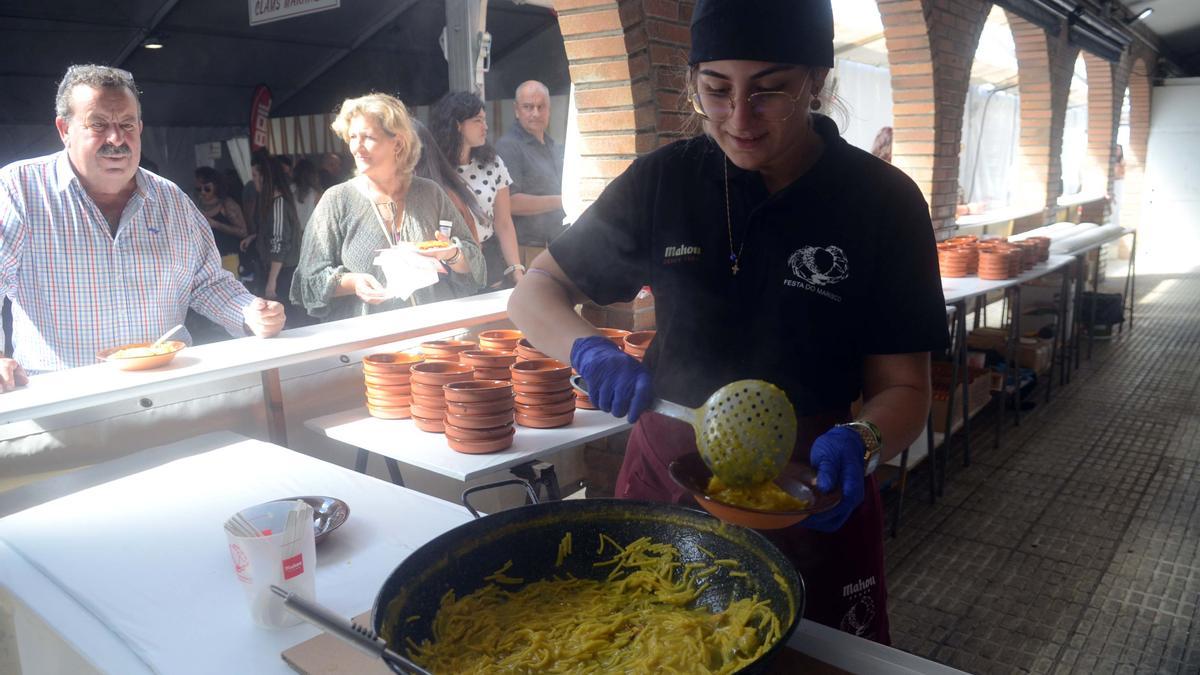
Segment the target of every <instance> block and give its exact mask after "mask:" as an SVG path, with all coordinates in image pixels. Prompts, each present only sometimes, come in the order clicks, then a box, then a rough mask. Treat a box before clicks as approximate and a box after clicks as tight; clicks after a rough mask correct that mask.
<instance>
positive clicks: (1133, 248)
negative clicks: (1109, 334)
mask: <svg viewBox="0 0 1200 675" xmlns="http://www.w3.org/2000/svg"><path fill="white" fill-rule="evenodd" d="M1131 234H1132V235H1133V243H1132V244H1131V245H1130V248H1129V265H1128V266H1126V268H1125V295H1124V297H1122V298H1121V308H1122V309H1128V310H1129V330H1130V331H1132V330H1133V307H1134V305H1135V304H1137V303H1136V302H1134V298H1133V294H1134V292H1135V291H1136V288H1135V286H1136V284H1137V274H1136V272H1135V271H1134V269H1135V268H1136V267H1137V230H1134V231H1133V232H1132V233H1131ZM1125 303H1129V304H1128V305H1126V304H1125ZM1124 330H1125V324H1124V323H1123V322H1122V323H1121V325H1119V326H1118V327H1117V335H1120V334H1121V333H1122V332H1124Z"/></svg>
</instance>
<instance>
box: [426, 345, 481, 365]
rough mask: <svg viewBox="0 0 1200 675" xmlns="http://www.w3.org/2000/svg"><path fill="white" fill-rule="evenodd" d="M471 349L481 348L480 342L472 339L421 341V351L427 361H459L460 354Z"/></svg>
mask: <svg viewBox="0 0 1200 675" xmlns="http://www.w3.org/2000/svg"><path fill="white" fill-rule="evenodd" d="M471 349H479V343H477V342H472V341H471V340H431V341H429V342H422V343H421V353H422V354H424V355H425V360H426V361H451V362H454V363H458V355H459V354H460V353H462V352H465V351H468V350H471Z"/></svg>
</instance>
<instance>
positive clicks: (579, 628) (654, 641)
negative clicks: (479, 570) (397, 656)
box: [409, 534, 780, 674]
mask: <svg viewBox="0 0 1200 675" xmlns="http://www.w3.org/2000/svg"><path fill="white" fill-rule="evenodd" d="M569 537H570V535H569V534H568V535H567V536H566V537H564V538H563V541H562V542H560V544H559V551H558V552H559V556H558V558H559V562H561V560H562V558H563V557H564V555H568V554H569V553H570V546H571V544H570V539H569ZM606 545H607V546H608V547H612V548H615V549H616V553H615V555H614V556H613V557H612V558H611V559H608V560H604V561H601V562H598V563H595V565H596V566H597V567H609V566H611V567H612V570H611V571H610V572H609V574H608V577H607V579H605V580H603V581H597V580H591V579H576V578H574V577H570V576H568V578H565V579H547V580H541V581H535V582H533V583H530V584H529V585H527V586H525V587H523V588H521V589H518V590H508V589H504V588H501V587H500V586H497V585H496V584H494V583H493V584H488V585H487V586H485V587H483V588H481V589H479V590H477V591H475V592H474V593H471V594H470V595H467V596H465V597H462V598H456V597H455V594H454V592H453V591H450V592H448V593H446V595H445V596H444V597H443V598H442V603H441V607H440V608H439V610H438V613H437V616H436V618H435V619H434V622H433V638H434V639H433V642H432V643H431V642H429V641H425V642H423V643H421V644H420V645H417V644H415V643H413V642H411V641H410V642H409V648H410V656H411V658H413V659H414V660H415V661H417V663H419V664H421V665H422V666H424V667H425V668H426V669H428V670H430V671H432V672H434V673H455V674H458V673H498V672H499V673H533V672H538V673H607V672H619V673H654V672H677V673H731V672H734V671H736V670H739V669H741V668H743V667H744V666H746V665H747V664H749V663H751V662H753V661H754V660H756V659H757V658H759V657H760V656H761V655H762V654H763V653H765V652H766V651H767V650H768V649H769V648H770V646H771V645H772V644H774V642H775V641H776V640H778V639H779V636H780V623H779V618H778V617H777V616H776V615H775V613H774V612H772V611H771V609H770V607H769V605H768V602H767V601H762V600H758V599H757V598H743V599H741V600H735V601H733V602H732V603H731V604H730V605H729V607H728V608H726V609H725V610H724V611H723V612H719V613H716V614H714V613H712V612H711V611H710V610H708V609H707V608H705V607H692V604H693V603H694V602H695V600H696V599H697V598H698V597H699V595H700V594H701V593H702V592H703V590H704V589H705V588H707V587H708V583H707V579H708V578H709V577H711V576H712V575H713V574H715V573H717V572H718V571H719V570H721V569H722V567H723V566H724V564H727V563H728V561H726V560H721V561H719V562H720V563H722V565H718V564H716V561H714V562H712V563H689V564H686V565H684V564H681V563H680V560H679V552H678V551H677V550H676V549H675V547H674V546H670V545H668V544H655V543H652V542H651V541H650V539H649V538H646V537H643V538H641V539H638V540H636V541H634V542H633V543H631V544H629V545H628V546H626V547H623V548H622V547H621V546H620V545H618V544H617V543H616V542H615V541H613V540H612V539H611V538H609V537H607V536H605V535H601V540H600V550H601V551H603V550H604V548H606ZM714 557H715V556H714ZM510 567H511V561H510V563H509V564H506V565H505V566H504V567H503V568H501V569H500V570H498V571H497V572H496V573H494V574H492V575H491V576H490V577H488V578H489V579H494V580H495V581H498V582H499V581H501V580H502V579H508V577H507V576H505V574H504V573H505V572H506V571H507V570H508V569H509V568H510ZM729 574H740V575H744V574H745V573H744V572H741V573H739V572H736V571H735V572H729Z"/></svg>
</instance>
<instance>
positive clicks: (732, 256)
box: [721, 157, 750, 276]
mask: <svg viewBox="0 0 1200 675" xmlns="http://www.w3.org/2000/svg"><path fill="white" fill-rule="evenodd" d="M721 160H722V162H721V166H722V168H724V169H725V231H726V232H728V233H729V262H731V263H733V266H732V267H730V269H731V270H732V271H733V275H734V276H737V273H738V270H739V269H741V268H740V267H738V260H740V259H741V257H742V251H744V250H745V249H746V239H747V236H746V235H749V234H750V233H749V231H747V232H746V234H745V235H743V236H742V243H741V245H740V246H738V250H737V253H734V252H733V216H732V215H730V207H729V159H728V158H725V157H722V158H721Z"/></svg>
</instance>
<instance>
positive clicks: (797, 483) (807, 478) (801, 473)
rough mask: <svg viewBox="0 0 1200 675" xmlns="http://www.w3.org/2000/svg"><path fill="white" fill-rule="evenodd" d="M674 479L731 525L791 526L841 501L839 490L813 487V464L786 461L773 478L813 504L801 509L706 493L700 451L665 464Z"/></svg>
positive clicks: (708, 474)
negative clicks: (755, 505)
mask: <svg viewBox="0 0 1200 675" xmlns="http://www.w3.org/2000/svg"><path fill="white" fill-rule="evenodd" d="M667 470H668V471H669V472H670V474H671V479H672V480H674V481H675V482H676V483H677V484H678V485H679V486H680V487H682V488H684V489H685V490H687V491H688V492H690V493H692V496H693V497H695V498H696V502H697V503H699V504H700V506H702V507H704V510H705V511H708V512H709V513H711V514H712V515H714V516H716V517H717V518H719V519H720V520H723V521H725V522H727V523H732V524H734V525H742V526H743V527H749V528H751V529H755V530H778V529H781V528H784V527H790V526H792V525H795V524H796V523H798V522H800V521H802V520H804V519H805V518H807V517H809V516H811V515H812V514H814V513H821V512H822V511H828V510H829V509H832V508H833V507H835V506H837V505H838V502H840V501H842V493H841V491H840V490H839V491H837V492H834V493H832V494H821V493H818V492H817V491H816V490H815V489H813V487H812V484H813V479H814V478H815V477H816V474H815V473H813V470H812V467H809V466H806V465H798V464H788V465H787V466H786V467H784V470H783V474H781V475H780V476H779V477H778V478H776V479H775V484H776V485H778V486H779V487H780V488H781V489H782V490H783V491H784V492H786V493H788V494H790V495H792V496H793V497H796V498H797V499H803V500H807V501H809V502H810V503H811V504H812V506H810V507H809V508H807V509H803V510H800V511H763V510H760V509H752V508H748V507H744V506H735V505H733V504H726V503H725V502H722V501H718V500H716V499H713V498H712V497H709V496H708V493H707V492H706V490H707V488H708V480H709V479H710V478H712V471H711V470H710V469H709V468H708V466H707V465H706V464H705V463H704V460H703V459H701V458H700V453H698V452H693V453H691V454H687V455H684V456H683V457H680V458H679V459H677V460H675V461H673V462H671V465H670V466H669V467H667Z"/></svg>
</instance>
